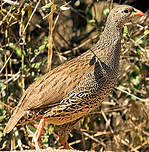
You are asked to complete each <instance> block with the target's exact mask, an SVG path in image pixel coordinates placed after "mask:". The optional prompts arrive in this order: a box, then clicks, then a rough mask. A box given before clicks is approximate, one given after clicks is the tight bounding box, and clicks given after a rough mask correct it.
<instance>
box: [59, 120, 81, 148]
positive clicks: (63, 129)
mask: <svg viewBox="0 0 149 152" xmlns="http://www.w3.org/2000/svg"><path fill="white" fill-rule="evenodd" d="M80 119H81V118H79V119H77V120H75V121H72V122H70V123H66V124H63V125H61V126H59V132H58V136H59V142H60V144H61V145H62V146H63V147H64V149H73V148H72V147H71V146H70V145H69V144H68V142H67V139H68V134H69V133H70V132H71V130H72V129H73V128H74V126H75V125H76V124H77V122H78V121H79V120H80Z"/></svg>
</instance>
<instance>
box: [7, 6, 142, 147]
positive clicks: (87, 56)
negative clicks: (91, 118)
mask: <svg viewBox="0 0 149 152" xmlns="http://www.w3.org/2000/svg"><path fill="white" fill-rule="evenodd" d="M143 15H144V13H143V12H141V11H139V10H137V9H135V8H133V7H131V6H127V5H121V6H118V7H116V8H114V9H112V10H111V11H110V14H109V16H108V18H107V22H106V25H105V28H104V31H103V33H102V35H101V37H100V39H99V41H98V42H97V44H96V45H95V46H94V47H92V48H91V49H89V50H88V51H87V52H85V53H83V54H82V55H80V56H79V57H77V58H74V59H72V60H70V61H67V62H65V63H64V64H62V65H60V66H58V67H57V68H55V69H53V70H52V71H50V72H48V73H47V74H45V75H43V76H42V77H41V78H40V79H39V80H37V81H35V82H34V83H33V84H31V85H30V86H29V87H28V89H27V90H26V91H25V92H24V94H23V96H22V98H21V99H20V101H19V103H18V106H17V108H16V110H15V111H14V113H13V115H12V116H11V118H10V120H9V122H8V124H7V126H6V128H5V130H4V132H5V133H9V132H10V131H11V130H12V129H13V128H14V127H15V125H16V124H17V123H18V121H19V120H20V119H21V118H22V117H23V116H24V115H26V114H27V113H29V115H30V117H32V118H33V119H36V118H40V119H41V122H40V124H39V127H38V128H37V131H36V133H35V135H34V137H33V141H34V144H35V148H39V146H38V139H39V136H40V134H41V130H42V128H43V125H44V121H47V122H48V123H49V124H54V125H58V126H59V137H60V143H61V144H62V145H63V146H64V148H67V149H68V148H70V146H69V144H68V143H67V134H68V133H69V131H71V129H72V128H73V126H74V125H75V124H76V123H77V122H78V121H79V120H80V119H81V118H82V117H83V116H85V115H87V114H88V113H89V112H91V111H92V110H94V109H96V108H97V107H98V106H99V105H100V104H101V103H102V102H103V101H104V100H105V98H106V97H107V96H108V95H109V93H110V91H111V89H112V88H113V86H114V84H115V82H116V80H117V77H118V72H119V60H120V53H121V36H122V28H123V26H124V24H125V23H127V22H129V21H130V20H131V19H132V18H133V17H134V16H143Z"/></svg>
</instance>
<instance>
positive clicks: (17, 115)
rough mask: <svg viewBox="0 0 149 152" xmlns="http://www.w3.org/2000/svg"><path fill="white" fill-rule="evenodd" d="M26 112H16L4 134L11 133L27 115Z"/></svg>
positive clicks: (19, 110) (17, 110)
mask: <svg viewBox="0 0 149 152" xmlns="http://www.w3.org/2000/svg"><path fill="white" fill-rule="evenodd" d="M25 113H26V111H24V110H22V109H16V111H14V114H13V115H12V116H11V118H10V119H9V121H8V124H7V126H6V127H5V129H4V133H9V132H10V131H11V130H12V129H13V128H14V127H15V125H16V124H17V122H18V121H19V120H20V119H21V117H23V116H24V115H25Z"/></svg>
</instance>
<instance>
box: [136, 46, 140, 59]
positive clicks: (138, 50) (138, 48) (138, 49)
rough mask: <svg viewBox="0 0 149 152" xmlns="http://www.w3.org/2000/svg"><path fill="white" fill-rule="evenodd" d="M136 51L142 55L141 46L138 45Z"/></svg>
mask: <svg viewBox="0 0 149 152" xmlns="http://www.w3.org/2000/svg"><path fill="white" fill-rule="evenodd" d="M136 52H137V55H138V56H139V57H140V56H141V49H140V47H139V46H137V47H136Z"/></svg>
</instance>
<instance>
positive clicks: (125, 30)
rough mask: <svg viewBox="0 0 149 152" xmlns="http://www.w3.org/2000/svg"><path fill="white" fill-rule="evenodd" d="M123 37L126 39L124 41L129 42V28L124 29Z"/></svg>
mask: <svg viewBox="0 0 149 152" xmlns="http://www.w3.org/2000/svg"><path fill="white" fill-rule="evenodd" d="M123 37H124V39H126V40H129V38H130V34H129V32H128V28H127V26H125V27H124V31H123Z"/></svg>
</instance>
